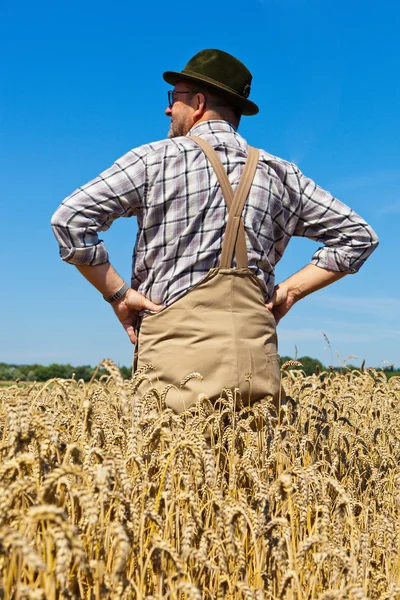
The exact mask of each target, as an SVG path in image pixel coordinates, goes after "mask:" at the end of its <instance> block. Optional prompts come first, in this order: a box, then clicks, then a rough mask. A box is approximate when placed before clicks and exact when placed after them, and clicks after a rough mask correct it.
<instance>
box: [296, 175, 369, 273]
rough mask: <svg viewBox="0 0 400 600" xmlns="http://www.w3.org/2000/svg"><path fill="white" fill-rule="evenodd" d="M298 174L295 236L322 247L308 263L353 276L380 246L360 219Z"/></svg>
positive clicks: (367, 226) (366, 224)
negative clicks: (345, 272) (299, 202)
mask: <svg viewBox="0 0 400 600" xmlns="http://www.w3.org/2000/svg"><path fill="white" fill-rule="evenodd" d="M296 170H297V178H298V184H299V188H300V198H301V210H300V213H299V219H298V222H297V224H296V228H295V231H294V235H297V236H303V237H307V238H310V239H312V240H315V241H317V242H321V243H323V247H322V248H319V249H318V250H317V251H316V252H315V254H314V255H313V257H312V260H311V263H312V264H314V265H316V266H318V267H322V268H324V269H327V270H329V271H348V272H350V273H356V272H357V271H358V270H359V269H360V267H362V265H363V264H364V263H365V261H366V260H367V258H368V257H369V256H370V255H371V254H372V252H373V251H374V250H375V248H376V247H377V246H378V244H379V240H378V237H377V235H376V233H375V231H374V230H373V229H372V227H371V226H370V225H368V223H366V221H364V219H363V218H362V217H360V216H359V215H358V214H357V213H356V212H354V211H353V210H352V209H351V208H349V207H348V206H346V205H345V204H343V203H342V202H340V200H338V199H337V198H335V197H334V196H332V195H331V194H330V193H329V192H327V191H325V190H323V189H322V188H320V187H319V186H318V185H316V183H314V182H313V181H312V180H311V179H308V178H307V177H305V175H303V173H301V171H299V170H298V169H297V167H296Z"/></svg>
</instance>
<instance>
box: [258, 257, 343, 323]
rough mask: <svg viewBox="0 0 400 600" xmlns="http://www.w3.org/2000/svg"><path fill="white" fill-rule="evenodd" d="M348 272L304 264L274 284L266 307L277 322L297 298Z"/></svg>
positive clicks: (324, 285)
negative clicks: (280, 281)
mask: <svg viewBox="0 0 400 600" xmlns="http://www.w3.org/2000/svg"><path fill="white" fill-rule="evenodd" d="M348 274H349V271H328V270H327V269H323V268H321V267H316V266H315V265H313V264H309V265H306V266H305V267H303V269H301V270H300V271H298V272H297V273H295V274H294V275H291V277H289V278H288V279H286V281H283V282H282V283H279V284H278V285H276V286H275V289H274V295H273V296H272V298H271V300H270V301H269V302H268V303H267V304H266V307H267V308H268V310H270V311H271V312H272V314H273V315H274V317H275V321H276V323H277V324H278V323H279V321H280V320H281V319H282V317H284V316H285V315H286V314H287V313H288V312H289V310H290V309H291V308H292V306H293V305H294V304H295V303H296V302H297V301H298V300H301V299H302V298H304V297H305V296H308V294H312V292H315V291H317V290H320V289H321V288H324V287H326V286H327V285H329V284H330V283H333V282H334V281H338V279H341V278H342V277H344V276H345V275H348Z"/></svg>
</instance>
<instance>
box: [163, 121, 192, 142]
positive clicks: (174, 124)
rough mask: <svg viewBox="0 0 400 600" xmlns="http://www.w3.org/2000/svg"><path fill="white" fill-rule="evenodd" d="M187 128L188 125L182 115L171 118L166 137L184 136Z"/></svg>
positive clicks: (188, 128) (188, 127)
mask: <svg viewBox="0 0 400 600" xmlns="http://www.w3.org/2000/svg"><path fill="white" fill-rule="evenodd" d="M189 130H190V125H189V124H188V123H187V122H186V119H185V118H184V115H182V116H181V118H180V119H179V118H176V117H175V119H172V118H171V124H170V126H169V131H168V138H169V139H172V138H176V137H181V136H185V135H186V134H187V132H188V131H189Z"/></svg>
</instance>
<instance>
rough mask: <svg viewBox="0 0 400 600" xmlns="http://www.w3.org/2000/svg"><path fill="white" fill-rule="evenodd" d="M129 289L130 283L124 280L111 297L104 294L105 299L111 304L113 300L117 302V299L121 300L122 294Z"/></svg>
mask: <svg viewBox="0 0 400 600" xmlns="http://www.w3.org/2000/svg"><path fill="white" fill-rule="evenodd" d="M128 290H129V285H128V284H127V283H126V282H125V281H124V283H123V284H122V286H121V287H120V288H119V290H117V291H116V292H115V293H114V294H113V295H112V296H110V297H109V298H106V297H105V296H103V298H104V300H105V301H106V302H109V303H110V304H112V303H113V302H115V301H116V300H119V299H120V298H122V296H123V295H124V294H125V293H126V292H127V291H128Z"/></svg>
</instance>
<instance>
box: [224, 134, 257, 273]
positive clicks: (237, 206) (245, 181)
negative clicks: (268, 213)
mask: <svg viewBox="0 0 400 600" xmlns="http://www.w3.org/2000/svg"><path fill="white" fill-rule="evenodd" d="M258 156H259V151H258V150H256V148H252V147H251V146H248V154H247V161H246V164H245V167H244V170H243V173H242V177H241V179H240V181H239V185H238V187H237V190H236V193H235V196H234V198H233V204H232V207H231V210H230V211H229V216H228V221H227V223H226V229H225V235H224V239H223V242H222V254H221V265H220V266H221V267H222V268H228V269H229V268H230V267H231V266H232V258H233V252H234V251H235V245H236V239H237V237H238V231H239V228H240V224H241V225H242V227H243V221H242V219H241V214H242V211H243V207H244V205H245V202H246V200H247V196H248V195H249V191H250V187H251V184H252V183H253V179H254V175H255V173H256V169H257V163H258ZM245 250H246V248H245ZM239 258H240V257H239V254H238V248H237V245H236V262H237V265H238V267H241V266H242V265H241V264H240V263H241V262H242V261H239ZM243 266H245V267H247V266H248V261H247V250H246V255H245V264H244V265H243Z"/></svg>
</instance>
